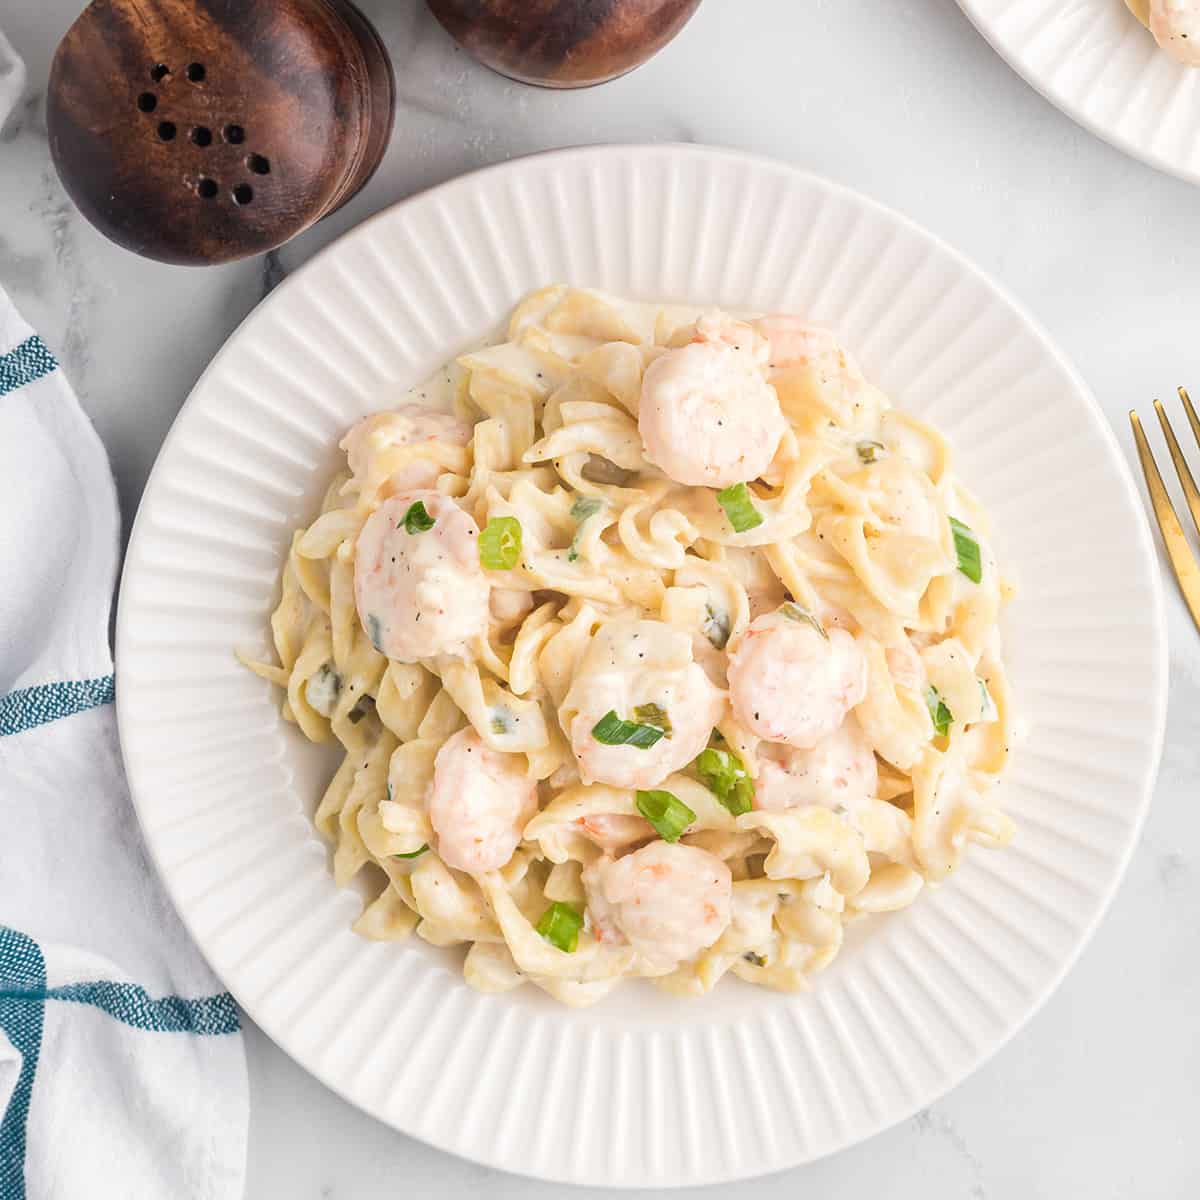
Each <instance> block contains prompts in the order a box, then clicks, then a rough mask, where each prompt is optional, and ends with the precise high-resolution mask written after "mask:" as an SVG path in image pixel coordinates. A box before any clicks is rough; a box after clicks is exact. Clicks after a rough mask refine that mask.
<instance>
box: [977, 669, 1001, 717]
mask: <svg viewBox="0 0 1200 1200" xmlns="http://www.w3.org/2000/svg"><path fill="white" fill-rule="evenodd" d="M979 695H980V697H981V698H982V701H983V704H982V707H981V708H980V710H979V720H980V722H981V723H983V724H986V723H988V722H991V721H998V720H1000V710H999V709H998V708H997V707H996V702H995V700H993V699H992V693H991V692H989V691H988V685H987V684H986V683H984V681H983V680H982V679H981V680H980V681H979Z"/></svg>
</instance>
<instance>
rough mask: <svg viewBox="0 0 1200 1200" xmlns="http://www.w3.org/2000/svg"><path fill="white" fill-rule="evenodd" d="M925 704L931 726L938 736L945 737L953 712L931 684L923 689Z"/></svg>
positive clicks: (952, 720) (952, 718)
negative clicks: (931, 721)
mask: <svg viewBox="0 0 1200 1200" xmlns="http://www.w3.org/2000/svg"><path fill="white" fill-rule="evenodd" d="M925 705H926V707H927V708H928V709H929V715H930V716H931V717H932V718H933V728H934V730H935V731H936V732H937V735H938V736H939V737H945V736H946V734H947V733H949V731H950V726H951V725H952V724H953V723H954V714H953V713H952V712H951V711H950V710H949V709H948V708H947V707H946V702H945V700H943V699H942V694H941V692H939V691H938V690H937V688H935V687H934V686H933V685H932V684H930V685H929V687H927V688H926V689H925Z"/></svg>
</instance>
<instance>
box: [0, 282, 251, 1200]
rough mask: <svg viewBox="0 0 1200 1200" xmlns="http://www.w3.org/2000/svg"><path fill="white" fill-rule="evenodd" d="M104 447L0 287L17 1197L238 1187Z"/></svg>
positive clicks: (1, 804)
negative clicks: (154, 810)
mask: <svg viewBox="0 0 1200 1200" xmlns="http://www.w3.org/2000/svg"><path fill="white" fill-rule="evenodd" d="M119 531H120V523H119V519H118V515H117V500H116V491H115V488H114V486H113V479H112V474H111V472H110V470H109V466H108V461H107V459H106V457H105V454H104V450H103V447H102V446H101V444H100V440H99V438H98V437H97V436H96V432H95V430H94V429H93V428H92V426H91V424H90V422H89V421H88V419H87V417H86V416H85V415H84V413H83V411H82V409H81V408H80V407H79V404H78V402H77V401H76V398H75V396H74V394H73V393H72V391H71V388H70V386H69V385H68V383H67V381H66V379H65V378H64V377H63V374H62V371H61V370H60V369H59V367H58V364H57V363H56V362H55V360H54V357H53V355H52V354H51V353H50V351H49V350H48V349H47V347H46V346H45V345H44V344H43V343H42V341H41V339H40V338H39V337H37V336H36V335H35V334H34V332H33V331H32V330H31V329H29V328H28V326H26V325H25V324H24V323H23V322H22V321H21V320H20V318H19V317H18V316H17V314H16V312H15V311H14V309H13V307H12V305H11V304H10V302H9V300H8V298H7V296H6V295H5V294H4V292H3V291H2V290H0V1114H2V1120H0V1200H79V1198H80V1197H85V1196H86V1197H89V1198H93V1197H94V1198H101V1197H108V1196H112V1197H121V1200H240V1197H241V1196H242V1193H243V1189H244V1176H245V1158H246V1131H247V1130H246V1127H247V1088H246V1063H245V1051H244V1047H243V1043H242V1036H241V1032H240V1026H239V1022H238V1011H237V1007H236V1006H235V1004H234V1002H233V1000H232V998H231V997H230V996H229V995H228V993H226V992H224V991H222V990H221V989H220V987H219V985H218V984H217V981H216V980H215V978H214V977H213V975H212V973H211V971H210V970H209V968H208V967H207V965H206V964H205V963H204V961H203V960H202V959H201V957H200V955H199V953H198V952H197V951H196V948H195V946H194V945H193V944H192V941H191V939H190V938H189V937H188V935H187V932H186V931H185V930H184V928H183V926H182V925H181V923H180V921H179V918H178V917H177V916H176V914H175V911H174V909H173V908H172V907H171V904H170V902H169V901H168V900H167V898H166V896H165V894H164V893H163V890H162V887H161V885H160V884H159V881H158V879H157V877H156V875H155V873H154V869H153V867H152V866H151V864H150V863H149V861H148V860H147V858H146V853H145V849H144V847H143V844H142V840H141V834H140V832H139V829H138V825H137V820H136V818H135V816H134V812H133V809H132V807H131V804H130V799H129V792H128V789H127V787H126V784H125V775H124V771H123V769H122V764H121V754H120V749H119V746H118V742H117V730H116V718H115V714H114V708H113V703H112V701H113V691H114V685H113V663H112V657H111V654H110V652H109V643H108V626H109V610H110V605H111V601H112V592H113V586H114V583H115V581H116V570H117V560H118V554H119Z"/></svg>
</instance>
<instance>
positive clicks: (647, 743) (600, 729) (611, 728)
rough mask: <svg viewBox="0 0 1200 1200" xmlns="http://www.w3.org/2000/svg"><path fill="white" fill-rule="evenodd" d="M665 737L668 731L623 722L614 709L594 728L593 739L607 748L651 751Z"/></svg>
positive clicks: (652, 726) (631, 722)
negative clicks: (634, 748)
mask: <svg viewBox="0 0 1200 1200" xmlns="http://www.w3.org/2000/svg"><path fill="white" fill-rule="evenodd" d="M665 736H666V731H665V730H663V729H659V728H657V727H656V726H654V725H638V724H637V723H636V722H634V721H622V720H621V718H620V717H618V716H617V714H616V713H615V712H614V711H613V710H612V709H609V711H608V712H606V713H605V714H604V716H602V717H601V718H600V720H598V721H597V722H596V724H595V725H594V726H592V737H594V738H595V739H596V741H598V742H600V743H601V744H602V745H605V746H634V747H636V748H637V749H638V750H649V749H650V747H651V746H653V745H655V744H656V743H658V742H660V741H662V739H663V738H664V737H665Z"/></svg>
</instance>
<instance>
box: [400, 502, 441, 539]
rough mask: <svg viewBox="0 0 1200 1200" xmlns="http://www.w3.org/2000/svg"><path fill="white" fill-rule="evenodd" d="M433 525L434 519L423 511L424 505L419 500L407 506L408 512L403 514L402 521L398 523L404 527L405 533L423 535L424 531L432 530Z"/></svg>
mask: <svg viewBox="0 0 1200 1200" xmlns="http://www.w3.org/2000/svg"><path fill="white" fill-rule="evenodd" d="M435 523H436V522H435V521H434V519H433V518H432V517H431V516H430V515H429V513H428V512H426V511H425V505H424V503H423V502H422V501H420V500H418V501H416V502H415V503H414V504H410V505H409V506H408V512H406V513H405V514H404V519H403V520H402V521H401V522H400V524H401V525H403V526H404V532H405V533H424V532H425V531H426V530H428V529H432V528H433V527H434V525H435Z"/></svg>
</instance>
